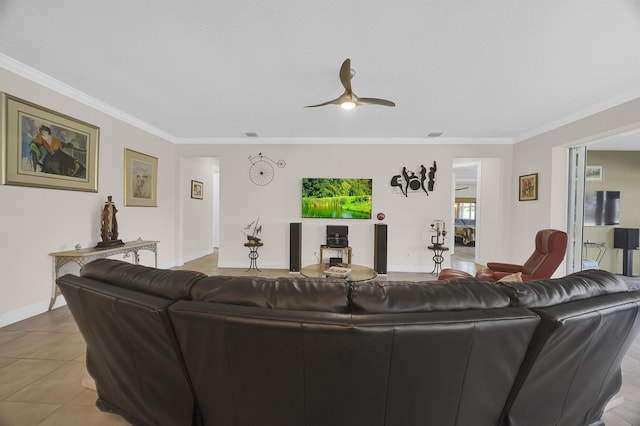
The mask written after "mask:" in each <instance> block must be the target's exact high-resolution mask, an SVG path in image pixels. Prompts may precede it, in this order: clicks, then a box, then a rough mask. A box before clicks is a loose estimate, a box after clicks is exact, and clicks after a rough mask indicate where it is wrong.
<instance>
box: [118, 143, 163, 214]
mask: <svg viewBox="0 0 640 426" xmlns="http://www.w3.org/2000/svg"><path fill="white" fill-rule="evenodd" d="M124 205H125V206H132V207H158V159H157V158H156V157H152V156H150V155H147V154H143V153H141V152H137V151H133V150H131V149H126V148H125V150H124Z"/></svg>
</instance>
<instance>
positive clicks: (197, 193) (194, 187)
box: [191, 180, 203, 200]
mask: <svg viewBox="0 0 640 426" xmlns="http://www.w3.org/2000/svg"><path fill="white" fill-rule="evenodd" d="M202 185H203V183H202V182H198V181H197V180H192V181H191V198H195V199H197V200H202Z"/></svg>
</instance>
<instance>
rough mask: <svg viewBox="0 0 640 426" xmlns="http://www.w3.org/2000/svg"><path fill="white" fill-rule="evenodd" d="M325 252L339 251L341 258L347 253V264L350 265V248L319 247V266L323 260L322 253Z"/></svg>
mask: <svg viewBox="0 0 640 426" xmlns="http://www.w3.org/2000/svg"><path fill="white" fill-rule="evenodd" d="M325 250H333V251H339V252H340V256H342V255H343V254H344V252H345V251H346V252H347V263H349V264H351V247H328V246H320V264H321V265H322V263H323V262H322V259H323V255H324V251H325Z"/></svg>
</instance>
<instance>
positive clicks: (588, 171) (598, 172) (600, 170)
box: [584, 166, 604, 180]
mask: <svg viewBox="0 0 640 426" xmlns="http://www.w3.org/2000/svg"><path fill="white" fill-rule="evenodd" d="M584 177H585V179H586V180H604V167H602V166H587V167H586V168H585V171H584Z"/></svg>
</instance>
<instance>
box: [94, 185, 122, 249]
mask: <svg viewBox="0 0 640 426" xmlns="http://www.w3.org/2000/svg"><path fill="white" fill-rule="evenodd" d="M116 213H118V209H116V205H115V204H114V203H113V200H112V198H111V195H109V197H107V202H106V203H104V208H103V209H102V218H101V221H100V225H101V232H100V236H101V237H102V241H100V242H99V243H98V244H97V245H96V248H99V249H100V248H102V249H106V248H111V247H117V246H121V245H124V243H123V242H122V240H119V239H118V221H117V220H116Z"/></svg>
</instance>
